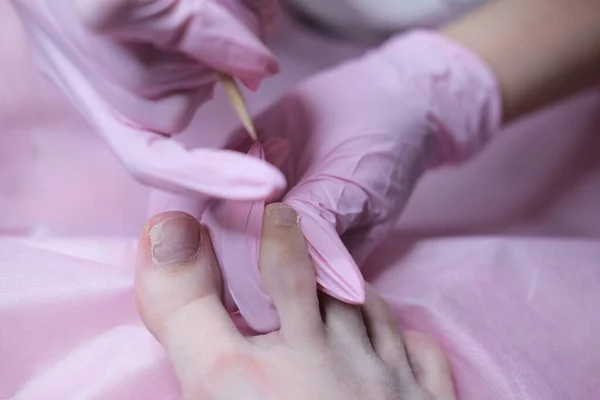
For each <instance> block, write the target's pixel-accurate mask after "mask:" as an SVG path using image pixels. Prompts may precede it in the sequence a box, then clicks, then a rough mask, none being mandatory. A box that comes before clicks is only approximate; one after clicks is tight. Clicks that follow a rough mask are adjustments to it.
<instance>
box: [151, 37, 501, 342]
mask: <svg viewBox="0 0 600 400" xmlns="http://www.w3.org/2000/svg"><path fill="white" fill-rule="evenodd" d="M500 111H501V110H500V96H499V93H498V88H497V85H496V80H495V77H494V76H493V74H492V73H491V71H490V70H489V69H488V67H487V65H485V64H484V63H483V62H482V61H481V60H480V59H478V58H477V57H476V56H475V55H473V54H471V53H469V52H468V51H467V50H465V49H463V48H462V47H460V46H458V45H457V44H455V43H453V42H451V41H449V40H448V39H445V38H443V37H441V36H439V35H437V34H435V33H428V32H415V33H411V34H408V35H403V36H398V37H396V38H393V39H392V40H390V41H389V42H388V43H386V44H385V45H384V46H382V47H381V48H379V49H377V50H375V51H373V52H371V53H369V54H367V55H365V56H364V57H363V58H361V59H358V60H356V61H351V62H348V63H345V64H344V65H341V66H339V67H337V68H334V69H332V70H330V71H326V72H324V73H321V74H319V75H317V76H315V77H313V78H311V79H309V80H307V81H305V82H304V83H302V84H301V85H300V86H299V87H298V88H296V89H295V90H293V91H291V92H290V93H288V94H287V95H286V96H284V97H283V98H282V99H281V100H280V101H279V102H278V103H276V104H275V105H274V106H273V107H272V108H271V109H269V110H267V111H266V112H265V113H264V114H262V115H261V116H259V117H258V119H257V120H256V126H257V129H258V131H259V135H260V138H261V142H262V144H263V146H262V147H264V149H263V148H262V147H261V145H260V144H254V145H251V144H250V143H249V142H248V140H247V139H246V138H244V136H243V135H242V133H241V132H240V133H239V134H240V135H241V138H240V140H239V142H237V143H234V144H232V148H236V149H239V150H240V151H248V150H249V149H250V155H251V156H253V157H260V158H263V157H264V158H266V159H267V160H269V161H270V162H272V163H273V164H275V165H278V166H280V168H281V169H282V171H283V172H284V174H285V176H286V177H287V179H288V183H289V185H290V187H291V189H290V190H289V192H288V193H287V195H286V196H285V197H284V198H283V201H284V202H285V203H287V204H288V205H290V206H292V207H294V208H295V209H296V210H297V211H298V213H299V214H300V216H301V218H302V221H301V226H302V229H303V231H304V234H305V236H306V239H307V241H308V245H309V246H308V247H309V251H310V253H311V256H312V258H313V260H314V262H315V266H316V271H317V281H318V283H319V285H320V286H321V289H322V290H323V291H325V292H327V293H329V294H330V295H332V296H334V297H336V298H338V299H340V300H343V301H345V302H348V303H361V302H362V301H363V300H364V287H363V280H362V276H361V273H360V271H359V268H358V266H357V265H361V263H362V262H363V261H364V260H365V258H366V257H367V256H368V255H369V254H370V253H371V251H372V250H373V248H374V247H375V246H376V245H377V244H378V243H379V242H380V241H381V240H382V239H384V238H385V237H386V236H387V234H388V232H389V231H390V229H391V228H392V227H393V226H394V225H395V224H396V222H397V219H398V217H399V215H400V213H401V211H402V209H403V207H404V206H405V204H406V202H407V200H408V198H409V196H410V194H411V192H412V190H413V187H414V185H415V183H416V181H417V180H418V178H419V177H420V176H421V174H422V173H423V172H424V171H425V169H426V167H427V166H434V165H440V164H442V163H446V162H459V161H461V160H464V159H465V158H467V157H469V156H470V155H472V154H474V153H475V152H476V151H477V150H478V149H479V148H481V147H482V145H483V144H484V143H485V142H486V140H487V139H488V138H489V137H490V135H491V134H492V133H493V132H494V131H496V129H497V128H498V126H499V123H500ZM250 146H252V147H250ZM180 204H181V203H180ZM263 206H264V203H261V202H257V203H239V202H231V201H217V202H215V203H214V204H212V205H211V207H210V208H209V209H208V210H207V212H206V213H205V214H204V216H203V222H204V223H205V224H206V225H207V226H208V227H209V229H210V231H211V235H212V237H213V244H214V248H215V252H216V254H217V257H218V258H219V262H220V265H221V268H222V269H223V275H224V278H225V281H226V284H227V285H228V287H229V292H230V295H231V297H230V298H227V299H226V302H227V303H228V305H229V306H230V307H231V308H230V309H233V308H234V305H233V303H232V300H233V301H234V302H235V305H237V307H238V308H239V311H240V312H241V315H242V316H243V317H244V319H245V320H246V321H247V322H248V323H249V325H250V326H251V327H252V328H253V329H255V330H257V331H260V332H265V331H269V330H273V329H276V328H277V327H278V318H277V315H276V313H275V311H274V309H273V307H272V305H271V302H270V299H269V297H268V296H267V295H266V292H265V291H264V288H263V287H262V283H261V281H260V275H259V272H258V249H259V240H260V230H261V221H262V215H263V209H264V207H263ZM190 210H191V207H189V206H188V207H187V208H186V209H185V211H188V212H189V211H190ZM157 211H158V210H157ZM347 249H348V250H347ZM361 267H362V266H361ZM364 267H368V266H364Z"/></svg>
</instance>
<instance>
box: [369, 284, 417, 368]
mask: <svg viewBox="0 0 600 400" xmlns="http://www.w3.org/2000/svg"><path fill="white" fill-rule="evenodd" d="M363 317H364V321H365V325H366V327H367V332H368V335H369V339H370V340H371V344H372V346H373V349H374V350H375V352H376V353H377V355H378V356H379V357H380V358H381V359H382V360H383V362H385V363H386V364H387V365H388V366H389V367H391V368H392V369H393V370H394V371H396V372H397V373H398V374H399V375H400V376H402V377H411V376H412V371H411V369H410V365H409V362H408V357H407V355H406V350H405V348H404V341H403V338H402V334H401V333H400V328H399V326H398V321H397V319H396V316H395V315H394V313H393V312H392V310H391V308H390V307H389V305H388V304H387V303H386V301H385V300H384V299H382V298H381V297H380V296H379V294H378V293H377V292H376V291H375V289H373V287H372V286H370V285H367V300H366V302H365V305H364V306H363Z"/></svg>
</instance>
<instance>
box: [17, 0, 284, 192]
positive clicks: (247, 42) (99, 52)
mask: <svg viewBox="0 0 600 400" xmlns="http://www.w3.org/2000/svg"><path fill="white" fill-rule="evenodd" d="M11 1H12V3H13V5H14V6H15V9H16V10H17V12H18V14H19V15H20V17H21V18H22V20H23V22H24V27H25V29H26V31H27V33H28V35H29V37H30V39H31V41H32V43H33V45H34V47H35V50H36V52H35V55H36V58H37V60H38V62H39V65H40V67H41V69H42V70H43V71H44V72H45V73H46V74H47V75H49V76H50V77H51V78H52V80H53V81H54V82H56V83H57V84H58V85H59V86H60V88H61V89H62V90H63V91H64V92H65V93H66V94H67V95H68V96H69V97H70V99H71V101H72V103H73V104H74V105H75V106H76V107H78V109H79V111H80V112H81V113H82V114H83V116H84V117H85V118H86V119H87V120H88V122H89V123H91V124H92V125H93V126H94V127H95V129H96V130H97V131H98V133H100V134H101V135H102V136H103V137H104V139H105V140H106V141H107V142H108V144H109V145H110V146H111V148H112V149H113V150H114V151H115V152H116V154H117V155H118V157H119V158H120V159H121V161H122V162H123V163H125V164H126V166H127V167H128V168H129V169H130V171H131V172H132V174H133V175H134V176H135V177H136V178H138V179H139V180H141V181H142V182H145V183H149V184H151V185H154V186H157V187H160V188H163V189H166V190H172V191H178V192H182V193H186V194H187V195H197V194H198V193H201V194H208V195H212V196H218V197H224V198H232V199H246V200H249V199H252V200H256V199H264V198H266V197H268V196H270V195H272V194H273V193H275V192H277V191H280V190H281V189H282V188H284V187H285V180H284V178H283V176H282V175H281V174H280V173H279V172H278V171H277V170H276V169H275V168H272V167H271V166H268V165H267V164H265V163H263V162H259V161H257V160H253V159H250V158H248V157H244V156H242V155H239V154H237V153H233V152H224V151H217V150H207V149H195V150H193V151H189V152H188V151H187V150H185V149H184V148H183V147H182V146H181V145H179V144H178V143H177V142H175V141H173V140H168V139H167V138H165V136H169V135H171V134H174V133H177V132H179V131H181V130H182V129H184V128H185V127H186V126H187V125H188V123H189V121H190V120H191V118H192V117H193V115H194V113H195V111H196V110H197V108H198V107H199V106H200V105H201V104H202V103H203V102H205V101H206V100H208V99H210V97H211V96H212V92H213V87H214V84H215V81H216V74H215V70H218V71H222V72H225V73H228V74H231V75H233V76H235V77H238V78H239V79H241V80H242V81H243V82H245V83H246V85H247V86H249V87H250V88H253V89H254V88H256V87H257V86H258V84H259V82H260V81H261V80H262V79H263V78H265V77H267V76H269V75H272V74H274V73H276V72H277V70H278V64H277V61H276V59H275V57H274V55H273V54H271V52H270V51H269V50H268V49H267V48H266V47H265V45H264V44H263V43H262V42H261V38H262V37H263V36H264V35H265V33H266V32H267V31H268V30H269V28H270V27H271V26H272V24H273V21H274V17H275V11H276V0H265V1H260V2H256V1H251V0H248V1H243V0H239V1H238V0H227V1H226V0H61V1H50V0H11ZM157 133H160V134H163V135H158V134H157ZM217 162H219V163H220V165H221V167H220V168H218V169H216V168H215V164H216V163H217Z"/></svg>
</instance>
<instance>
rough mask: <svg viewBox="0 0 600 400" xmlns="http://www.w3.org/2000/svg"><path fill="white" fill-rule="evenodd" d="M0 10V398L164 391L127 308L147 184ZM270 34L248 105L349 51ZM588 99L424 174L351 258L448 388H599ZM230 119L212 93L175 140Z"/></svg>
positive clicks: (598, 172) (165, 372)
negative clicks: (263, 77)
mask: <svg viewBox="0 0 600 400" xmlns="http://www.w3.org/2000/svg"><path fill="white" fill-rule="evenodd" d="M0 16H1V17H0V20H1V23H0V34H1V35H2V37H10V38H11V40H6V41H2V42H0V81H1V82H2V86H3V87H5V88H6V92H7V93H10V94H11V96H10V97H9V96H0V121H2V131H1V133H0V135H1V138H2V146H0V154H1V157H0V160H1V161H0V163H1V165H2V168H1V169H0V230H1V231H2V232H4V233H6V234H11V235H14V234H16V233H20V234H22V236H21V237H17V238H14V237H13V238H8V237H6V238H3V239H1V240H0V398H14V399H27V400H30V399H34V400H35V399H80V398H85V399H106V398H109V399H177V398H180V396H179V393H178V390H177V387H176V383H175V380H174V377H173V375H172V372H171V371H170V369H169V367H168V365H167V363H166V360H165V358H164V354H163V352H162V351H161V349H160V347H159V346H158V344H156V343H155V342H154V340H153V339H152V338H151V337H150V336H149V334H148V333H147V332H145V330H144V329H143V326H142V324H141V321H140V320H139V317H138V316H137V315H136V312H135V308H134V303H133V292H132V283H133V279H132V276H133V271H132V269H131V254H132V253H133V251H134V243H135V239H134V237H135V235H137V233H138V231H139V230H140V229H141V226H142V224H143V222H144V220H145V218H146V211H147V207H146V203H147V202H148V198H149V190H148V189H147V188H144V187H142V186H140V185H138V184H136V183H135V182H134V181H133V180H132V179H131V178H130V177H129V175H128V172H127V171H125V170H124V169H123V168H122V167H121V166H120V165H119V163H118V161H117V160H115V158H114V157H113V156H112V155H111V153H110V152H109V151H107V149H106V148H105V147H104V145H103V144H102V143H101V142H100V141H99V140H98V139H97V138H96V137H95V136H94V135H92V134H90V132H89V129H88V128H87V127H86V126H85V125H84V124H83V123H82V121H81V119H80V118H79V117H77V115H76V114H75V113H74V112H73V111H72V110H71V109H70V108H69V106H68V105H67V104H66V103H65V102H64V100H62V97H61V96H60V95H59V94H58V93H57V92H56V91H55V90H54V89H52V88H51V87H49V86H48V85H47V83H46V82H44V81H43V80H41V79H40V78H39V77H38V75H37V73H36V72H35V67H34V65H33V63H32V60H31V58H30V57H29V55H28V53H27V51H26V48H25V45H24V41H23V36H22V34H21V31H20V29H19V26H18V24H17V21H16V19H15V17H14V14H13V13H12V11H11V9H10V7H9V5H8V4H7V3H5V2H4V3H0ZM292 39H293V40H292ZM271 45H272V47H273V48H274V49H276V52H277V54H278V55H279V56H280V58H281V62H282V70H283V71H285V72H284V74H282V75H281V76H278V77H277V78H275V79H273V81H272V82H267V83H266V84H265V85H264V87H263V88H262V89H261V92H260V96H253V97H251V100H252V108H253V110H254V111H258V110H260V109H262V108H264V107H265V106H266V105H268V103H269V102H271V101H272V99H273V98H275V97H277V96H278V95H279V94H280V93H281V91H282V90H283V89H284V88H286V87H289V86H290V85H292V84H293V83H294V82H297V81H298V79H299V78H300V77H303V76H306V75H308V74H310V73H312V72H313V71H314V70H318V69H322V68H324V67H327V66H330V65H332V64H333V63H336V62H338V61H339V60H341V59H344V58H347V57H349V56H352V55H355V54H357V53H358V52H360V51H362V49H360V48H354V47H352V46H348V45H347V44H344V43H339V42H336V41H334V40H328V39H324V38H322V37H319V36H316V35H313V34H311V33H307V32H305V31H303V30H301V29H298V28H297V27H294V26H291V25H287V26H284V27H282V30H281V31H280V33H279V34H278V35H277V37H276V38H275V39H274V41H273V42H272V43H271ZM315 55H318V57H316V56H315ZM300 60H304V62H303V63H300ZM599 107H600V94H599V93H598V92H590V93H588V94H586V95H583V96H580V97H579V98H577V99H574V100H572V101H569V102H567V103H565V104H561V105H558V106H557V107H554V108H552V109H550V110H547V111H546V112H544V113H541V114H539V115H537V116H533V117H531V118H529V119H527V120H525V121H522V122H520V123H518V124H516V125H515V126H513V127H511V128H509V129H508V130H507V131H506V132H504V133H503V134H502V136H501V137H499V138H497V139H496V140H495V142H494V144H493V145H492V146H490V147H489V148H487V149H486V150H485V151H484V152H483V153H482V154H480V155H479V156H478V157H477V158H476V159H474V160H472V161H471V162H469V163H466V164H465V165H462V166H461V167H458V168H448V169H443V170H439V171H436V172H433V173H429V174H428V175H427V176H425V177H424V178H423V179H422V180H421V181H420V182H419V184H418V186H417V188H416V191H415V194H414V196H413V197H412V198H411V199H410V201H409V203H408V205H407V207H406V209H405V211H404V212H403V214H402V219H401V221H400V223H399V225H398V226H397V227H395V228H394V232H393V235H392V236H390V237H389V238H388V239H386V240H385V242H384V243H383V244H382V245H381V246H380V247H379V248H378V249H377V250H376V252H375V253H374V256H373V257H372V258H371V259H369V260H368V261H367V263H366V264H365V268H364V271H365V272H366V275H367V278H368V279H369V280H370V281H371V282H374V283H375V285H376V286H377V288H378V289H379V290H381V291H382V292H383V293H384V294H385V296H386V297H387V298H388V300H390V301H391V302H392V304H393V306H394V309H395V310H396V311H397V313H398V316H399V319H400V321H401V322H402V323H403V325H405V326H407V327H414V328H418V329H421V330H423V331H425V332H428V333H430V334H432V335H434V336H435V337H436V338H437V339H438V340H439V341H440V342H441V343H442V344H443V346H444V348H445V350H446V351H447V352H448V354H449V356H450V359H451V362H452V364H453V366H454V368H455V370H456V381H457V386H458V389H459V395H460V398H461V399H466V400H479V399H481V398H491V399H499V400H504V399H506V400H508V399H510V400H513V399H543V400H548V399H549V400H562V399H572V400H580V399H581V400H593V399H595V397H596V394H597V393H598V392H599V391H600V387H599V383H598V381H597V379H596V375H597V371H598V370H600V365H599V361H598V360H600V355H599V354H598V347H597V340H596V337H595V336H592V334H593V333H594V332H597V331H598V330H599V329H600V321H599V320H598V315H597V313H595V312H594V309H595V306H596V305H597V304H599V302H600V290H598V287H599V286H598V283H599V277H598V274H599V272H598V260H599V259H600V254H598V251H599V250H598V249H600V242H599V238H600V213H598V204H600V185H598V183H599V182H600V163H599V161H598V154H600V140H599V138H600V136H599V135H598V126H600V117H598V115H599V114H598V113H597V110H598V109H599ZM199 121H200V122H201V125H199V123H200V122H199ZM235 125H237V121H236V118H235V116H234V115H233V114H232V113H231V111H230V109H229V108H228V105H227V101H226V99H225V98H224V97H223V96H222V95H220V94H218V95H217V98H216V99H215V102H214V103H212V104H209V105H207V106H206V107H204V108H203V109H202V110H201V112H200V114H199V116H198V119H197V120H196V121H195V123H194V125H193V126H192V127H191V128H190V130H189V131H188V132H186V133H185V134H184V135H183V137H182V140H183V141H186V143H187V144H194V143H198V141H199V140H200V139H199V138H198V135H194V133H195V132H198V131H199V129H200V128H202V129H206V130H207V131H219V132H223V131H229V130H231V129H232V128H234V127H235ZM202 140H205V142H201V143H200V144H205V145H207V146H212V147H218V146H221V145H222V144H223V143H222V140H223V137H222V136H219V135H214V136H210V135H209V136H208V137H207V136H204V137H203V138H202ZM457 235H461V237H460V238H453V236H457ZM430 237H437V238H436V239H427V238H430ZM415 239H419V240H416V241H415ZM421 239H422V240H421Z"/></svg>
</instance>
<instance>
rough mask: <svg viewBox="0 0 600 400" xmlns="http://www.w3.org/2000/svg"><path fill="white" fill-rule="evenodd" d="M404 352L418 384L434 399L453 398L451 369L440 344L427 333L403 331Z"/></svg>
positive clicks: (445, 399)
mask: <svg viewBox="0 0 600 400" xmlns="http://www.w3.org/2000/svg"><path fill="white" fill-rule="evenodd" d="M404 341H405V345H406V352H407V353H408V357H409V360H410V365H411V367H412V369H413V372H414V374H415V377H416V379H417V382H418V383H419V385H420V386H421V387H422V388H423V389H425V390H427V391H428V392H429V393H430V394H431V395H432V396H433V397H434V398H435V399H439V400H454V399H455V398H456V397H455V392H454V383H453V381H452V370H451V368H450V364H449V363H448V360H447V359H446V357H445V355H444V352H443V351H442V349H441V348H440V346H439V345H438V344H437V343H436V342H435V341H434V340H433V339H432V338H431V337H429V336H428V335H425V334H423V333H419V332H415V331H407V332H404Z"/></svg>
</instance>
